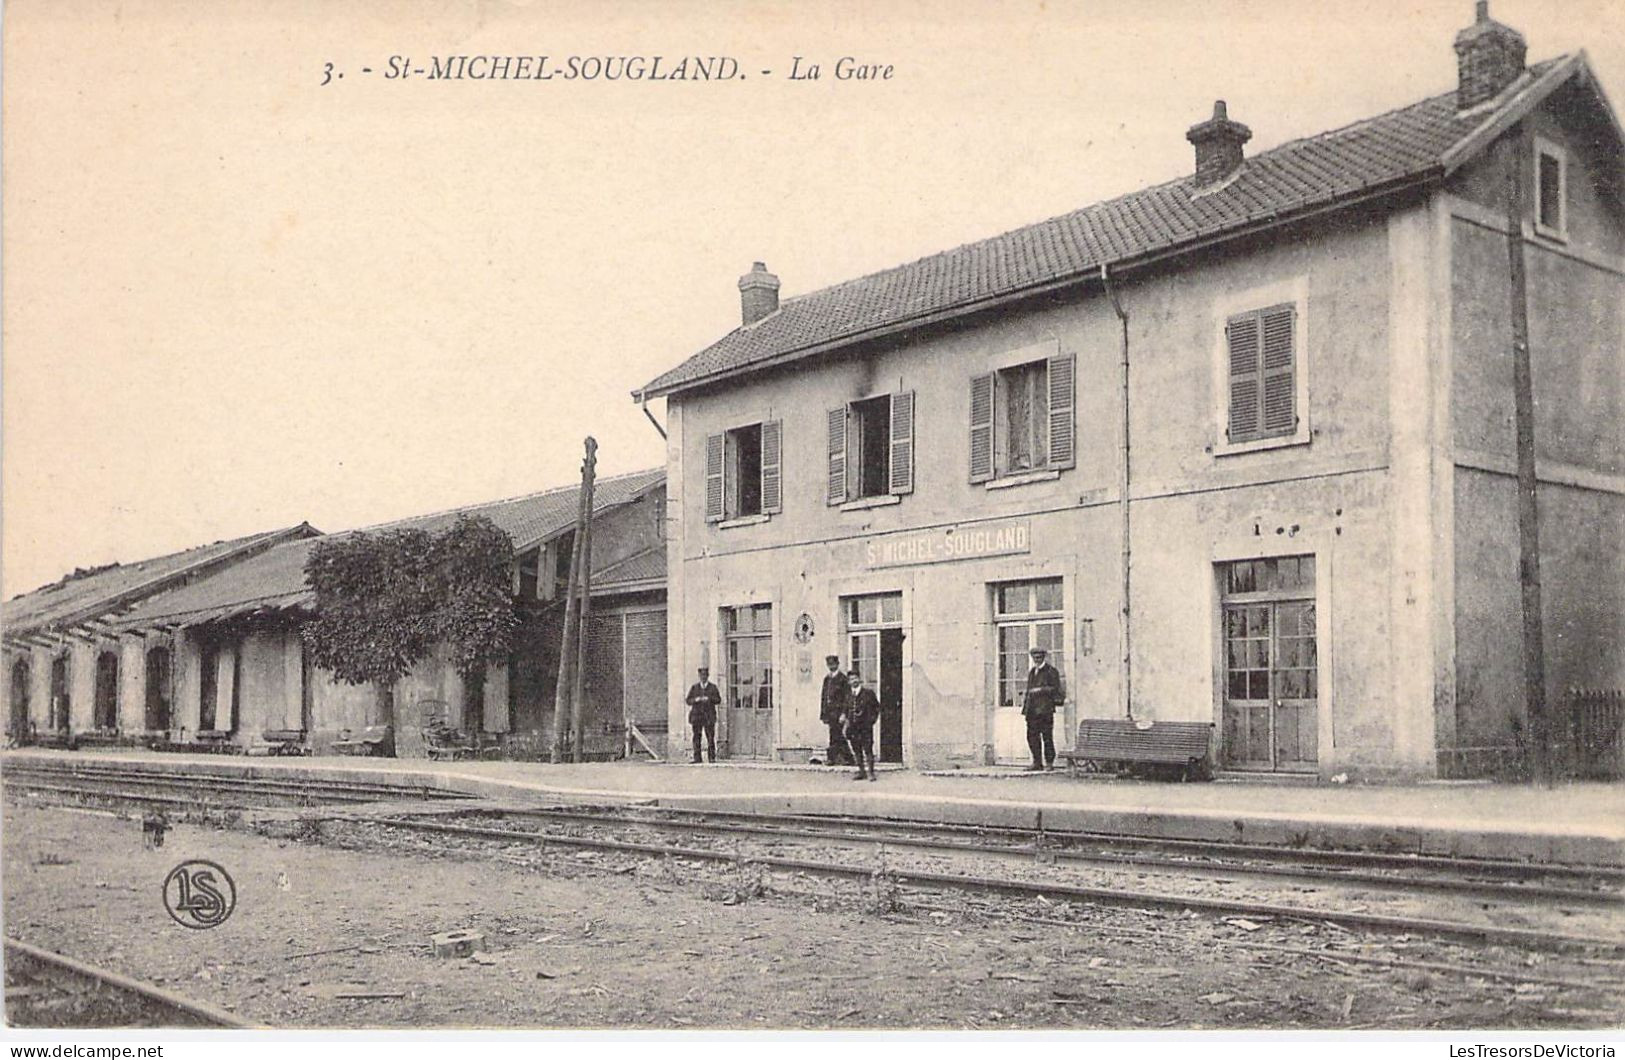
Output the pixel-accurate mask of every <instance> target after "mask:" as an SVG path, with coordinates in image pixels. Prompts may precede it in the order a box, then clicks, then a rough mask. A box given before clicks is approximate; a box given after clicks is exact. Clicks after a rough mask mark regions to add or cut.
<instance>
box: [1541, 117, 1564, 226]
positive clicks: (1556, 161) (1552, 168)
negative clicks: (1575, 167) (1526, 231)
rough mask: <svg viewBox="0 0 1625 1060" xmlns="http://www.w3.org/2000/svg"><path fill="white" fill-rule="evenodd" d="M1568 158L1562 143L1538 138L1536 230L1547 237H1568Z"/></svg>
mask: <svg viewBox="0 0 1625 1060" xmlns="http://www.w3.org/2000/svg"><path fill="white" fill-rule="evenodd" d="M1567 204H1568V158H1567V156H1566V155H1565V154H1564V151H1563V149H1562V148H1561V147H1558V146H1557V145H1556V144H1554V143H1551V142H1550V141H1548V140H1542V139H1539V138H1538V137H1537V138H1536V140H1535V231H1536V232H1537V233H1538V234H1540V235H1543V236H1546V237H1547V238H1548V239H1567V238H1568V234H1569V229H1568V205H1567Z"/></svg>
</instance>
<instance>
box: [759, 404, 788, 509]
mask: <svg viewBox="0 0 1625 1060" xmlns="http://www.w3.org/2000/svg"><path fill="white" fill-rule="evenodd" d="M783 464H784V421H783V420H769V421H768V422H767V423H764V424H762V512H763V514H767V515H771V514H772V513H774V512H778V511H782V510H783V509H784V476H783V472H782V470H781V469H782V467H783Z"/></svg>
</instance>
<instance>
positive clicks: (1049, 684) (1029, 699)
mask: <svg viewBox="0 0 1625 1060" xmlns="http://www.w3.org/2000/svg"><path fill="white" fill-rule="evenodd" d="M1028 654H1030V655H1031V656H1032V658H1033V665H1032V669H1030V670H1028V671H1027V694H1026V695H1025V696H1023V697H1022V703H1021V714H1022V717H1024V718H1026V719H1027V749H1028V750H1030V751H1031V752H1032V753H1033V764H1032V765H1030V766H1028V767H1027V771H1028V772H1029V773H1031V772H1034V771H1036V770H1040V769H1053V768H1055V708H1056V707H1058V706H1060V705H1061V704H1062V703H1064V702H1066V690H1065V689H1063V688H1062V687H1061V672H1060V671H1059V670H1057V669H1056V668H1055V667H1053V666H1051V665H1050V664H1049V662H1048V654H1049V653H1048V652H1046V651H1045V650H1044V649H1043V648H1033V649H1032V650H1031V651H1030V652H1029V653H1028Z"/></svg>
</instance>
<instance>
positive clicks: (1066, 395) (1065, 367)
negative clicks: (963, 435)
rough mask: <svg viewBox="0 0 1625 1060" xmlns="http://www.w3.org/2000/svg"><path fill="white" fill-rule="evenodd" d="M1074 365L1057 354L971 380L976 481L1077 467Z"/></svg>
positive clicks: (972, 454)
mask: <svg viewBox="0 0 1625 1060" xmlns="http://www.w3.org/2000/svg"><path fill="white" fill-rule="evenodd" d="M1049 345H1050V347H1051V348H1052V349H1053V344H1049ZM1076 363H1077V362H1076V359H1075V358H1073V357H1071V356H1061V355H1060V354H1059V352H1056V353H1054V354H1053V355H1051V356H1044V357H1035V358H1033V359H1031V360H1018V361H1016V362H1015V363H1010V364H1006V365H1004V366H1002V367H999V368H997V369H995V370H994V371H991V372H986V373H983V374H981V375H976V376H972V377H971V381H970V480H971V481H972V482H990V483H994V482H998V481H1000V480H1004V479H1010V478H1012V477H1018V476H1024V475H1027V474H1029V473H1033V472H1042V471H1057V472H1058V471H1062V470H1064V469H1066V468H1069V467H1073V466H1075V465H1076V464H1077V432H1076V413H1075V394H1074V378H1075V375H1076Z"/></svg>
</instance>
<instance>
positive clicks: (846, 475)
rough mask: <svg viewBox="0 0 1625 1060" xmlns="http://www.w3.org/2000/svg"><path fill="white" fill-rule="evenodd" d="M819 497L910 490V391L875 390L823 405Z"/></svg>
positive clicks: (845, 498)
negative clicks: (824, 469) (824, 483)
mask: <svg viewBox="0 0 1625 1060" xmlns="http://www.w3.org/2000/svg"><path fill="white" fill-rule="evenodd" d="M826 424H827V430H826V437H825V441H826V446H825V451H826V453H827V456H828V461H829V480H828V482H829V485H828V489H827V491H826V494H825V498H824V499H825V503H827V504H831V505H842V504H847V503H849V502H853V501H866V500H873V499H877V498H883V497H900V496H902V495H903V494H905V493H912V492H914V391H912V390H902V391H898V392H897V393H895V394H878V395H875V396H873V397H867V398H863V399H861V400H859V401H850V402H847V403H846V404H845V405H842V406H840V407H839V408H833V409H830V410H829V413H828V415H827V417H826Z"/></svg>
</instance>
